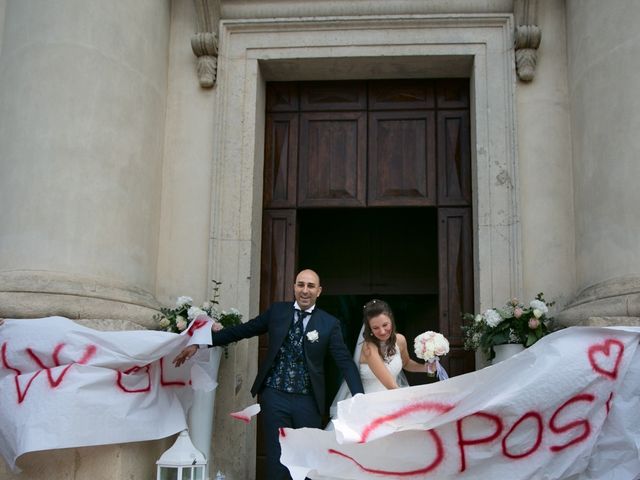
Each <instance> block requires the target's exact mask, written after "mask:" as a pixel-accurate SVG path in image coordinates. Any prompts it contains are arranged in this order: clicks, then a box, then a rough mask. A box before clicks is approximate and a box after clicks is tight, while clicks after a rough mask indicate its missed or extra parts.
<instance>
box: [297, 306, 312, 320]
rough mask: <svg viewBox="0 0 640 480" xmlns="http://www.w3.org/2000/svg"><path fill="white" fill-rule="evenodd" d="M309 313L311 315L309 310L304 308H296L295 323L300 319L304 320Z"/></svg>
mask: <svg viewBox="0 0 640 480" xmlns="http://www.w3.org/2000/svg"><path fill="white" fill-rule="evenodd" d="M309 315H311V312H306V311H304V310H300V309H298V308H296V323H298V321H300V320H302V321H304V319H305V318H307V317H308V316H309Z"/></svg>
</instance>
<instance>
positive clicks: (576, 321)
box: [555, 277, 640, 327]
mask: <svg viewBox="0 0 640 480" xmlns="http://www.w3.org/2000/svg"><path fill="white" fill-rule="evenodd" d="M555 320H556V321H557V322H559V323H560V324H561V325H563V326H566V327H570V326H574V325H583V326H584V325H588V326H600V327H604V326H613V325H626V326H638V325H640V278H638V277H623V278H615V279H612V280H607V281H606V282H602V283H599V284H596V285H593V286H591V287H588V288H586V289H584V290H583V291H582V292H580V294H579V295H578V296H577V297H576V299H575V300H574V301H573V302H572V303H571V304H569V305H567V307H566V308H565V309H564V310H563V311H562V312H560V313H559V314H557V315H556V316H555Z"/></svg>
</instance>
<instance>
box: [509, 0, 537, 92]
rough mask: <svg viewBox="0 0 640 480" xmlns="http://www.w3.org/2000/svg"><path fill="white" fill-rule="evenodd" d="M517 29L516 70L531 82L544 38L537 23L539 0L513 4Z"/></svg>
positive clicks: (515, 39) (518, 1) (519, 75)
mask: <svg viewBox="0 0 640 480" xmlns="http://www.w3.org/2000/svg"><path fill="white" fill-rule="evenodd" d="M513 7H514V17H515V20H516V31H515V33H514V48H515V57H516V72H517V74H518V78H519V79H520V80H522V81H523V82H530V81H531V80H533V77H534V76H535V73H536V63H537V61H538V47H539V46H540V40H541V38H542V32H541V30H540V27H539V26H538V25H536V23H537V21H536V12H537V7H538V0H516V1H515V2H514V4H513Z"/></svg>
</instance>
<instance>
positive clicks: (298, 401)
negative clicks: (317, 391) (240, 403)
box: [260, 387, 322, 480]
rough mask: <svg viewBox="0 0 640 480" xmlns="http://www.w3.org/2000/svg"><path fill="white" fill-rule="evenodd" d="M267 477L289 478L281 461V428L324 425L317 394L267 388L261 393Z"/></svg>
mask: <svg viewBox="0 0 640 480" xmlns="http://www.w3.org/2000/svg"><path fill="white" fill-rule="evenodd" d="M260 410H261V415H262V425H263V438H264V444H265V449H266V457H267V458H266V467H267V478H268V479H269V480H289V479H291V476H290V475H289V470H287V468H286V467H285V466H284V465H282V464H281V463H280V428H303V427H311V428H322V416H321V415H320V412H319V411H318V405H317V403H316V401H315V398H314V396H313V394H299V393H287V392H282V391H280V390H276V389H273V388H270V387H265V388H264V390H262V392H261V393H260Z"/></svg>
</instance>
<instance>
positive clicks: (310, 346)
mask: <svg viewBox="0 0 640 480" xmlns="http://www.w3.org/2000/svg"><path fill="white" fill-rule="evenodd" d="M320 292H322V287H321V286H320V278H319V277H318V274H317V273H316V272H314V271H313V270H302V271H301V272H300V273H298V275H297V276H296V282H295V284H294V285H293V293H294V296H295V299H296V301H295V302H293V303H292V302H278V303H274V304H273V305H271V307H269V309H267V311H266V312H264V313H262V314H260V315H258V316H257V317H255V318H254V319H252V320H249V321H248V322H246V323H243V324H241V325H236V326H232V327H227V328H225V329H223V330H220V331H219V332H216V333H215V334H213V346H222V345H227V344H229V343H231V342H235V341H237V340H241V339H243V338H250V337H255V336H256V335H261V334H263V333H268V334H269V345H268V351H267V356H266V358H265V361H264V362H263V364H262V365H261V366H260V369H259V371H258V375H257V376H256V379H255V381H254V383H253V387H252V388H251V393H252V394H253V395H254V396H255V395H256V394H260V406H261V411H262V420H263V426H264V429H263V430H264V432H263V433H264V440H265V445H266V450H267V452H266V453H267V478H268V479H269V480H272V479H273V480H279V479H289V478H291V477H290V476H289V472H288V471H287V469H286V468H285V467H284V466H283V465H282V464H281V463H280V441H279V430H280V428H282V427H292V428H302V427H312V428H321V427H322V413H323V412H324V409H325V376H324V359H325V356H326V355H327V352H329V353H330V354H331V356H332V357H333V360H334V361H335V363H336V364H337V365H338V367H339V368H340V370H341V371H342V374H343V375H344V378H345V380H346V382H347V385H348V386H349V390H351V393H352V395H355V394H356V393H363V388H362V382H361V381H360V375H359V373H358V369H357V367H356V365H355V364H354V363H353V359H352V358H351V354H350V353H349V350H348V349H347V347H346V346H345V344H344V340H343V339H342V332H341V330H340V323H339V321H338V319H337V318H335V317H333V316H331V315H329V314H328V313H327V312H324V311H322V310H320V309H319V308H317V307H316V300H317V298H318V297H319V296H320ZM196 349H197V346H195V345H191V346H189V347H187V348H185V349H184V350H183V351H182V352H181V353H180V354H179V355H178V356H177V357H176V358H175V359H174V363H175V364H176V366H180V365H181V364H182V363H183V362H184V361H185V360H187V359H189V358H190V357H192V356H193V355H194V354H195V352H196Z"/></svg>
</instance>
